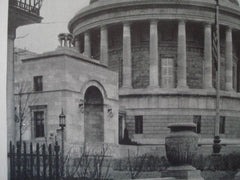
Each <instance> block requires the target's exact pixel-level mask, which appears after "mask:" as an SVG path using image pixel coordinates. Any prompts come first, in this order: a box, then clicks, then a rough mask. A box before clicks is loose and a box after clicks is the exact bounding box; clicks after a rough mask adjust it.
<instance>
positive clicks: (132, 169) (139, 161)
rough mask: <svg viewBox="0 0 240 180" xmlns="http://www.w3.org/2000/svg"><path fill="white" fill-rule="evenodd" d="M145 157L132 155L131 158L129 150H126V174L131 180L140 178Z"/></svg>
mask: <svg viewBox="0 0 240 180" xmlns="http://www.w3.org/2000/svg"><path fill="white" fill-rule="evenodd" d="M146 157H147V155H146V154H144V155H141V156H139V155H138V154H137V155H135V154H134V155H133V156H131V154H130V152H129V150H128V159H127V165H128V174H129V175H130V177H131V179H136V178H138V177H139V176H140V174H141V172H142V170H143V167H144V164H145V160H146Z"/></svg>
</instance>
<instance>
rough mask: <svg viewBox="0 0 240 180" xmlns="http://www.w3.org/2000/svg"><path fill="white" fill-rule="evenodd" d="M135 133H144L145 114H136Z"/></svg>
mask: <svg viewBox="0 0 240 180" xmlns="http://www.w3.org/2000/svg"><path fill="white" fill-rule="evenodd" d="M135 133H136V134H142V133H143V116H135Z"/></svg>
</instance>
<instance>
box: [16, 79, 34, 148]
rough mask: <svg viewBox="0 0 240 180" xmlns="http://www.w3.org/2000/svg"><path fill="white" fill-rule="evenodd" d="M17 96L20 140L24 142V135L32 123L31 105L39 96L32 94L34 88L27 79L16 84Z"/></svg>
mask: <svg viewBox="0 0 240 180" xmlns="http://www.w3.org/2000/svg"><path fill="white" fill-rule="evenodd" d="M16 92H17V93H16V94H15V95H16V96H15V105H16V106H15V121H16V123H18V130H19V142H20V144H22V135H23V134H24V132H25V131H26V129H27V128H28V127H29V126H30V124H31V115H30V109H29V106H30V105H32V104H34V103H36V102H37V97H36V96H32V89H31V87H30V86H29V85H28V83H27V82H26V81H22V82H20V83H18V84H17V86H16Z"/></svg>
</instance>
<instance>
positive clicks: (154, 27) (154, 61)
mask: <svg viewBox="0 0 240 180" xmlns="http://www.w3.org/2000/svg"><path fill="white" fill-rule="evenodd" d="M149 43H150V53H149V55H150V72H149V73H150V75H149V86H150V87H158V86H159V83H158V82H159V81H158V21H157V20H151V22H150V42H149Z"/></svg>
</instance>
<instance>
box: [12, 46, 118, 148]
mask: <svg viewBox="0 0 240 180" xmlns="http://www.w3.org/2000/svg"><path fill="white" fill-rule="evenodd" d="M18 66H19V67H18V68H16V72H15V85H16V92H15V97H16V99H18V100H17V101H16V103H15V104H16V111H17V110H18V109H19V105H20V104H19V97H22V100H21V103H22V104H24V103H26V104H27V111H26V116H25V119H24V120H23V122H24V123H23V131H24V133H23V140H24V141H27V142H30V141H31V142H40V143H41V142H47V143H48V142H51V141H54V140H55V139H56V138H61V136H60V135H59V134H58V132H59V128H60V127H59V115H60V113H61V111H62V110H63V112H64V114H65V115H66V128H65V144H66V147H70V148H72V147H80V146H81V147H82V146H83V145H84V144H85V145H89V146H92V145H94V146H98V145H99V144H102V143H104V144H117V143H118V111H119V108H118V75H117V73H116V72H113V71H111V70H109V69H108V68H107V67H106V66H105V65H103V64H100V63H99V62H98V61H95V60H93V59H91V58H88V57H86V56H84V55H82V54H79V53H78V52H76V51H75V49H74V48H70V47H58V48H57V49H56V50H55V51H52V52H47V53H43V54H41V55H36V56H33V57H30V58H26V59H23V60H22V62H21V63H18ZM21 87H25V88H21ZM21 89H22V90H21ZM23 89H24V90H23ZM17 131H19V127H18V125H17ZM18 134H19V132H18ZM18 136H19V135H18Z"/></svg>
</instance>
